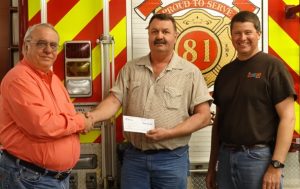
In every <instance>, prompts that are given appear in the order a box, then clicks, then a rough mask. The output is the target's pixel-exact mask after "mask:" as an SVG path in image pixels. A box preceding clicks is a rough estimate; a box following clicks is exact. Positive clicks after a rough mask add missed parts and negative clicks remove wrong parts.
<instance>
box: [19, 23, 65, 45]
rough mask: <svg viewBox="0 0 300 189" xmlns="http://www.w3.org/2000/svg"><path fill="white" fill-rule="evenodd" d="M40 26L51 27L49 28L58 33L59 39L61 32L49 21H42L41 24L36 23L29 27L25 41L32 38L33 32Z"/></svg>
mask: <svg viewBox="0 0 300 189" xmlns="http://www.w3.org/2000/svg"><path fill="white" fill-rule="evenodd" d="M39 27H45V28H49V29H51V30H53V31H54V32H55V33H56V34H57V36H58V40H59V34H58V32H57V31H56V29H55V28H54V27H53V25H51V24H49V23H40V24H35V25H33V26H30V27H29V28H28V30H27V31H26V33H25V36H24V43H25V42H27V41H30V40H31V37H32V36H31V33H32V32H33V31H34V30H36V29H37V28H39Z"/></svg>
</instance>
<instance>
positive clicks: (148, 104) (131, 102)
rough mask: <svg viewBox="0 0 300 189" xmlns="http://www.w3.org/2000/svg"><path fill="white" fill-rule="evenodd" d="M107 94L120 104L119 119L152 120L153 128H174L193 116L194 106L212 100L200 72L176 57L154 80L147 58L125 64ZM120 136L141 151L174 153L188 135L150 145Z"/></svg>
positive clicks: (132, 135) (132, 136)
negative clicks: (121, 108) (171, 151)
mask: <svg viewBox="0 0 300 189" xmlns="http://www.w3.org/2000/svg"><path fill="white" fill-rule="evenodd" d="M111 92H112V93H113V94H114V95H115V96H116V97H117V98H118V99H119V101H120V102H121V103H122V107H123V115H128V116H137V117H144V118H151V119H154V120H155V127H156V128H159V127H162V128H172V127H175V126H176V125H177V124H179V123H181V122H183V121H184V120H186V119H187V118H188V117H189V116H190V115H192V114H193V110H194V107H195V106H196V105H198V104H200V103H203V102H206V101H211V100H212V97H211V96H210V95H209V92H208V89H207V85H206V82H205V80H204V78H203V76H202V74H201V72H200V70H199V69H198V68H197V67H196V66H195V65H194V64H192V63H190V62H188V61H187V60H185V59H183V58H181V57H179V56H178V55H177V54H176V53H174V55H173V57H172V59H171V61H170V63H169V65H168V66H167V67H166V69H165V70H164V71H162V72H161V73H160V75H159V76H158V77H157V78H155V76H154V73H153V69H152V67H151V62H150V56H149V55H147V56H143V57H141V58H138V59H135V60H132V61H130V62H128V63H126V64H125V65H124V67H123V68H122V70H121V71H120V73H119V75H118V78H117V80H116V83H115V85H114V87H113V88H112V89H111ZM124 135H125V138H126V139H127V140H128V141H130V142H131V143H132V145H134V146H135V147H136V148H139V149H141V150H149V149H175V148H177V147H181V146H184V145H186V144H188V142H189V139H190V135H189V136H183V137H179V138H173V139H168V140H163V141H159V142H153V141H150V140H148V139H147V138H146V137H145V135H144V134H141V133H133V132H124Z"/></svg>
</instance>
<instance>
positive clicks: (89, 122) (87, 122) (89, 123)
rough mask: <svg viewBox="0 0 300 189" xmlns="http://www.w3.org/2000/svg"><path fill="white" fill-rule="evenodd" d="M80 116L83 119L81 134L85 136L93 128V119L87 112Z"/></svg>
mask: <svg viewBox="0 0 300 189" xmlns="http://www.w3.org/2000/svg"><path fill="white" fill-rule="evenodd" d="M82 116H83V117H84V125H85V129H84V130H83V131H82V133H83V134H86V133H88V132H89V131H90V130H92V129H93V128H94V119H93V116H91V115H90V114H89V112H85V113H84V114H82Z"/></svg>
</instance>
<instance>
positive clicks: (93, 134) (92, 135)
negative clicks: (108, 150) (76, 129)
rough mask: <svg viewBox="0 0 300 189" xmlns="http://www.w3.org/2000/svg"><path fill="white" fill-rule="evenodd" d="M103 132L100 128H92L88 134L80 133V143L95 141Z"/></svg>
mask: <svg viewBox="0 0 300 189" xmlns="http://www.w3.org/2000/svg"><path fill="white" fill-rule="evenodd" d="M100 134H101V131H100V129H97V130H92V131H90V132H88V133H87V134H84V135H82V134H81V135H80V143H93V142H94V141H95V140H96V139H97V138H98V137H99V136H100Z"/></svg>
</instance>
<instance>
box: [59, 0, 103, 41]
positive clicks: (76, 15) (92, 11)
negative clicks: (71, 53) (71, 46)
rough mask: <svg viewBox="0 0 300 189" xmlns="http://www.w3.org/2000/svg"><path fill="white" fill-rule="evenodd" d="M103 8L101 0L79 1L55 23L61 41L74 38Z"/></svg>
mask: <svg viewBox="0 0 300 189" xmlns="http://www.w3.org/2000/svg"><path fill="white" fill-rule="evenodd" d="M101 10H102V3H101V1H99V0H93V1H91V0H80V1H78V3H77V4H76V5H75V6H74V7H73V8H72V9H71V10H70V11H69V12H68V13H67V14H66V15H65V16H64V17H63V18H62V19H61V20H60V21H59V22H58V23H57V24H56V25H55V29H56V30H57V31H58V33H59V34H60V39H61V40H60V41H61V43H63V42H64V41H68V40H72V39H73V38H74V37H75V36H76V35H77V34H78V33H79V32H80V31H81V30H82V29H83V28H84V27H85V26H86V25H87V24H88V23H89V22H90V21H91V20H92V19H93V18H94V17H95V16H96V15H97V13H98V12H99V11H101ZM99 24H101V23H99ZM60 45H62V44H60Z"/></svg>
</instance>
